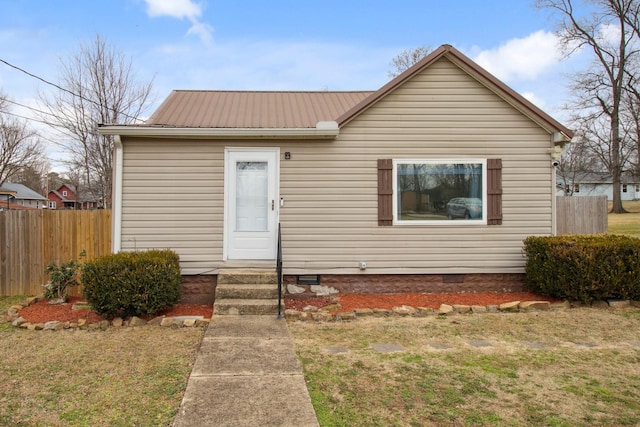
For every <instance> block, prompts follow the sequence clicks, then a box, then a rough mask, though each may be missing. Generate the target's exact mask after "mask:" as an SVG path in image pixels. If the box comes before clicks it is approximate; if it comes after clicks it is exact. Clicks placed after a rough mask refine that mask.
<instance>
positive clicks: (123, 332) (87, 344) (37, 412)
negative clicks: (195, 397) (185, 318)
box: [0, 297, 203, 426]
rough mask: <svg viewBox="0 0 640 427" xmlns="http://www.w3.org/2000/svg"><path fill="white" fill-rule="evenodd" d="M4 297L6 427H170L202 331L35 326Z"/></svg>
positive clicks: (0, 322)
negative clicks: (11, 312) (20, 318)
mask: <svg viewBox="0 0 640 427" xmlns="http://www.w3.org/2000/svg"><path fill="white" fill-rule="evenodd" d="M21 300H23V298H21V297H0V313H2V316H1V317H0V342H1V343H2V345H1V346H0V360H1V361H2V368H1V369H0V425H1V426H167V425H171V424H172V423H173V418H174V416H175V414H176V412H177V411H178V408H179V407H180V402H181V400H182V396H183V394H184V391H185V389H186V385H187V379H188V377H189V374H190V373H191V367H192V366H193V362H194V361H195V355H196V351H197V349H198V347H199V345H200V341H201V339H202V336H203V329H202V328H180V329H173V328H160V327H153V326H148V327H146V326H145V327H136V328H128V327H127V328H109V329H108V330H106V331H99V330H96V331H91V330H77V329H76V330H63V331H55V332H52V331H27V330H24V329H18V328H15V327H13V326H12V325H10V324H8V323H7V322H6V321H5V320H4V313H6V311H7V308H8V307H10V306H11V305H12V304H16V303H18V302H20V301H21Z"/></svg>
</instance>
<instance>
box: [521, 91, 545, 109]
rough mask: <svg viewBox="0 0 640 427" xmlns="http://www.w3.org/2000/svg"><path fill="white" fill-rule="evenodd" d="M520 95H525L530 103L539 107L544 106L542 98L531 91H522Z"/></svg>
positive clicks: (542, 107)
mask: <svg viewBox="0 0 640 427" xmlns="http://www.w3.org/2000/svg"><path fill="white" fill-rule="evenodd" d="M521 95H522V96H523V97H525V98H526V99H527V100H529V101H531V102H532V103H534V104H535V105H536V106H538V107H540V108H541V109H544V108H545V102H544V100H543V99H542V98H540V97H538V96H537V95H536V94H535V93H533V92H522V93H521Z"/></svg>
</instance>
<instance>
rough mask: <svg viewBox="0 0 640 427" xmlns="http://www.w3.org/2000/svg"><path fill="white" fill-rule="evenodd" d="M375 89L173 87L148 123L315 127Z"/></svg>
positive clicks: (336, 116)
mask: <svg viewBox="0 0 640 427" xmlns="http://www.w3.org/2000/svg"><path fill="white" fill-rule="evenodd" d="M372 93H373V92H372V91H368V92H364V91H354V92H269V91H215V90H174V91H173V92H171V94H170V95H169V96H168V97H167V99H166V100H165V101H164V102H163V103H162V105H160V107H159V108H158V109H157V110H156V111H155V113H153V115H152V116H151V117H150V118H149V120H147V122H146V125H150V126H167V127H184V128H315V127H316V124H317V123H318V122H319V121H335V120H336V119H337V118H338V117H339V116H341V115H342V114H344V113H345V112H346V111H348V110H350V109H351V108H353V107H354V106H355V105H357V104H358V103H360V102H361V101H362V100H363V99H365V98H366V97H367V96H369V95H371V94H372Z"/></svg>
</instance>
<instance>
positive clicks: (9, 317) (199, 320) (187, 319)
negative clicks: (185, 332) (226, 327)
mask: <svg viewBox="0 0 640 427" xmlns="http://www.w3.org/2000/svg"><path fill="white" fill-rule="evenodd" d="M43 299H44V296H42V295H38V296H37V297H30V298H27V299H25V300H24V301H22V302H21V303H20V304H16V305H12V306H11V307H9V309H8V310H7V314H6V317H5V320H6V321H7V322H9V323H11V324H12V325H13V326H15V327H18V328H23V329H28V330H31V331H39V330H44V331H60V330H65V329H90V330H105V329H107V328H109V327H116V328H117V327H126V326H130V327H135V326H145V325H149V326H162V327H172V328H185V327H187V328H190V327H204V326H206V325H208V324H209V322H210V319H204V318H203V317H202V316H177V317H166V316H158V317H155V318H153V319H151V320H149V321H147V320H144V319H141V318H139V317H136V316H134V317H131V318H129V319H122V318H121V317H116V318H115V319H113V320H111V321H109V320H101V321H99V322H94V323H89V322H87V320H86V319H78V322H59V321H50V322H44V323H30V322H27V320H26V319H24V318H23V317H20V310H22V309H23V308H25V307H28V306H30V305H31V304H35V303H36V302H38V301H42V300H43Z"/></svg>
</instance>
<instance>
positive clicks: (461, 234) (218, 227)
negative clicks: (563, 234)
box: [122, 58, 553, 274]
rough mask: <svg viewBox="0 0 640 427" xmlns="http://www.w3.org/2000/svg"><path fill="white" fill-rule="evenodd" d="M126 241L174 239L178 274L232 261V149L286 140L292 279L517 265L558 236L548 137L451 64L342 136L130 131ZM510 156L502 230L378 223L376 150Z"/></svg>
mask: <svg viewBox="0 0 640 427" xmlns="http://www.w3.org/2000/svg"><path fill="white" fill-rule="evenodd" d="M123 145H124V159H125V161H124V188H123V199H124V203H123V205H124V207H123V213H122V218H123V227H122V247H123V249H125V250H132V249H135V248H138V249H142V248H146V247H158V248H164V247H172V248H174V249H176V250H177V251H178V253H179V254H180V256H181V259H182V265H183V273H185V274H200V273H208V272H215V269H216V268H220V267H223V266H224V262H223V261H222V252H223V215H224V210H223V199H224V194H223V193H224V183H223V163H224V147H225V146H226V147H232V146H237V147H250V146H256V147H265V146H268V147H274V146H275V147H280V152H281V156H282V155H283V154H284V152H285V151H289V152H291V160H284V158H283V157H281V159H280V196H281V197H283V198H284V199H285V206H284V207H283V208H281V210H280V222H281V224H282V242H283V255H284V272H285V274H304V273H311V274H314V273H320V274H322V273H331V274H340V273H344V274H348V273H360V271H359V270H358V261H360V260H366V261H367V266H368V267H367V270H366V273H368V274H374V273H420V274H440V273H511V272H522V271H523V266H524V259H523V257H522V253H521V248H522V240H523V239H524V238H525V237H526V236H529V235H532V234H535V235H549V234H551V233H552V206H553V205H552V197H553V185H552V170H551V167H550V157H549V154H548V149H549V148H550V146H551V143H550V135H549V133H548V132H546V131H545V130H543V129H542V128H540V127H539V126H538V125H537V124H535V123H534V122H533V121H531V120H530V119H528V118H527V117H525V116H523V115H522V114H520V113H519V112H518V111H517V110H515V109H514V108H512V107H511V106H510V105H509V104H507V103H506V102H505V101H503V100H502V99H501V98H500V97H498V96H497V95H496V94H494V93H493V92H491V91H490V90H488V89H487V88H485V87H484V86H483V85H481V84H480V83H478V82H477V81H475V80H474V79H472V78H471V77H470V76H469V75H468V74H466V73H465V72H464V71H462V70H460V69H459V68H458V67H457V66H455V65H453V64H452V63H451V62H450V61H448V60H447V59H444V58H443V59H441V60H439V61H437V62H436V63H434V64H432V65H431V66H430V67H429V68H427V69H425V70H424V71H423V72H422V73H421V74H419V75H417V76H416V77H414V78H413V79H411V80H409V81H407V82H406V83H404V84H403V85H402V86H400V87H399V88H397V89H396V90H395V91H394V92H393V93H391V94H389V95H388V96H386V97H385V98H383V99H381V100H380V101H379V102H378V103H376V104H374V105H373V106H372V107H371V108H369V109H368V110H366V111H364V112H363V113H362V114H360V115H359V116H357V117H356V118H354V119H353V120H351V121H350V122H349V123H348V124H347V125H346V126H344V127H343V128H342V129H341V130H340V135H339V137H338V139H337V140H336V141H282V142H279V141H260V142H246V141H239V142H235V143H234V142H231V141H228V142H224V141H204V140H196V141H171V140H162V139H158V140H150V139H149V140H138V139H126V140H125V141H124V142H123ZM455 157H464V158H474V157H477V158H484V159H490V158H493V159H502V189H503V194H502V225H493V226H488V225H487V226H458V225H440V226H438V225H429V226H415V225H401V226H400V225H393V226H388V227H380V226H378V193H377V191H378V190H377V183H378V175H377V173H378V169H377V160H378V159H401V158H404V159H420V158H425V159H437V158H455Z"/></svg>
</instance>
